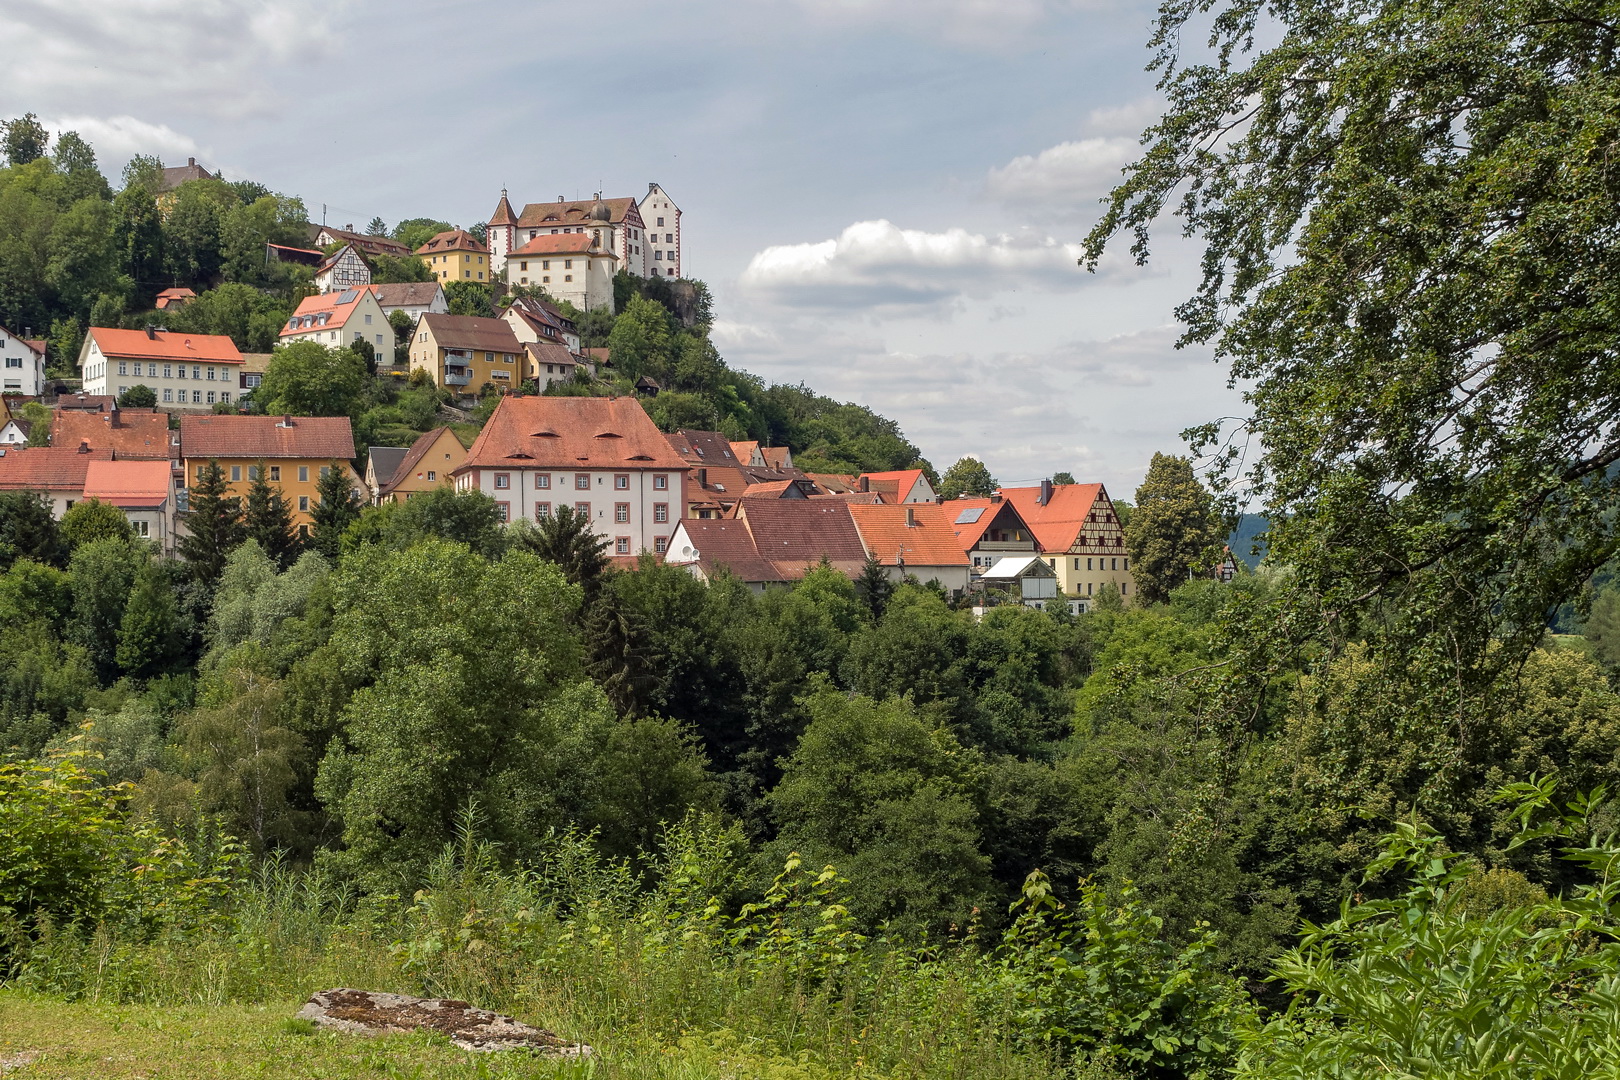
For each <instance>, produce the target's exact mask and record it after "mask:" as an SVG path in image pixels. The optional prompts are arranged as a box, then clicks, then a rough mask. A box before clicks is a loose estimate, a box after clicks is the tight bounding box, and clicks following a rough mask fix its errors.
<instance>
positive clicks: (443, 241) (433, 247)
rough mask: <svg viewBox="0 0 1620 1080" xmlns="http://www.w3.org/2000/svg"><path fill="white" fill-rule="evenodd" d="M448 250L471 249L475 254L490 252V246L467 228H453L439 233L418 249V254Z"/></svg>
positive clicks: (439, 253)
mask: <svg viewBox="0 0 1620 1080" xmlns="http://www.w3.org/2000/svg"><path fill="white" fill-rule="evenodd" d="M447 251H470V252H472V253H473V254H475V255H488V254H489V248H488V247H487V246H485V245H484V244H480V243H479V242H478V241H477V240H476V239H474V237H473V234H472V233H470V232H468V231H467V230H466V229H451V230H449V231H448V232H442V233H439V234H438V235H437V236H435V237H434V238H433V239H431V240H429V241H428V242H427V243H425V244H423V245H422V246H421V247H419V248H417V249H416V253H417V254H418V255H443V254H444V253H445V252H447Z"/></svg>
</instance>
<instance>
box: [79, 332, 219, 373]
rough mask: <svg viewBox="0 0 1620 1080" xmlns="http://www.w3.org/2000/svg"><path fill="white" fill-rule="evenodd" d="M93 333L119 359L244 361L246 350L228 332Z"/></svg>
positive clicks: (98, 344) (104, 352) (105, 353)
mask: <svg viewBox="0 0 1620 1080" xmlns="http://www.w3.org/2000/svg"><path fill="white" fill-rule="evenodd" d="M90 336H91V338H93V339H94V340H95V343H96V347H97V348H99V349H100V350H101V354H102V355H103V356H107V357H112V358H113V359H118V358H121V357H130V358H134V359H141V360H189V361H191V362H193V363H204V364H240V363H241V362H242V353H241V352H240V351H239V350H238V349H237V347H236V343H235V342H234V341H232V340H231V339H230V338H228V337H226V336H225V335H224V334H182V333H180V332H179V331H176V330H153V331H151V332H150V333H148V332H147V331H145V330H114V329H112V328H110V327H105V326H92V327H91V328H90Z"/></svg>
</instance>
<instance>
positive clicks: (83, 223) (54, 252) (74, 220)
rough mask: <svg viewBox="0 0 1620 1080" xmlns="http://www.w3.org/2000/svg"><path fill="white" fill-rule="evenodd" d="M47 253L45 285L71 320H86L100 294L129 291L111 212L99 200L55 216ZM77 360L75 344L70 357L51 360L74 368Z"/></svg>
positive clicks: (82, 201)
mask: <svg viewBox="0 0 1620 1080" xmlns="http://www.w3.org/2000/svg"><path fill="white" fill-rule="evenodd" d="M48 248H49V252H50V256H49V260H48V262H47V263H46V265H45V281H46V283H47V284H49V285H50V287H51V288H52V289H54V290H56V295H57V298H58V300H59V301H60V303H61V304H62V306H63V307H64V308H66V309H67V311H68V312H69V313H70V314H71V317H73V318H76V319H85V318H88V317H89V315H90V312H91V309H92V308H93V307H94V305H95V302H96V299H97V298H98V297H99V296H101V295H102V294H104V293H107V294H112V295H119V296H121V295H123V294H124V293H125V292H126V291H128V289H129V288H130V283H129V282H128V280H126V279H121V278H120V276H119V272H120V271H119V266H120V262H119V257H118V253H117V250H116V249H115V247H114V244H113V209H112V207H111V206H110V205H109V204H108V203H106V202H104V201H103V200H101V199H97V198H85V199H80V200H79V201H78V202H76V203H74V204H73V205H72V206H70V207H68V208H67V210H65V211H63V212H62V213H61V214H60V215H58V216H57V218H56V222H55V224H53V225H52V226H51V236H50V241H49V244H48ZM102 325H106V324H102ZM53 337H54V335H53ZM53 344H54V341H53ZM78 358H79V356H78V350H77V343H75V348H74V351H73V352H72V353H70V354H64V353H61V352H58V353H57V354H56V355H55V356H54V357H53V359H54V361H55V363H56V365H57V366H58V367H62V366H71V365H73V364H76V363H77V361H78Z"/></svg>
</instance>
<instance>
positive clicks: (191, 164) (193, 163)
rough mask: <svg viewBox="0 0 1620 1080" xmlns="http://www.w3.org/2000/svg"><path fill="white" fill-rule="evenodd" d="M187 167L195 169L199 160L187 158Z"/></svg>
mask: <svg viewBox="0 0 1620 1080" xmlns="http://www.w3.org/2000/svg"><path fill="white" fill-rule="evenodd" d="M186 166H187V168H192V169H195V168H196V167H197V159H196V158H194V157H188V158H186Z"/></svg>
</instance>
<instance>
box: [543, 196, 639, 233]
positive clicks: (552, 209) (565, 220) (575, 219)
mask: <svg viewBox="0 0 1620 1080" xmlns="http://www.w3.org/2000/svg"><path fill="white" fill-rule="evenodd" d="M596 201H597V200H594V199H582V200H580V201H578V202H571V203H570V202H549V203H529V204H528V205H527V206H525V207H524V208H523V213H522V215H521V216H519V218H518V225H519V226H520V227H522V228H526V229H539V228H549V227H552V226H560V225H591V224H610V225H617V224H619V223H621V222H623V221H624V219H625V218H627V217H629V216H630V213H631V211H635V213H636V216H637V217H638V218H639V217H640V216H641V211H640V210H639V208H638V207H637V205H636V200H635V199H602V200H601V202H602V204H603V205H604V206H606V207H607V210H608V220H607V221H606V222H596V221H595V220H594V219H593V218H592V217H591V208H592V207H593V206H594V205H596Z"/></svg>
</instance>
